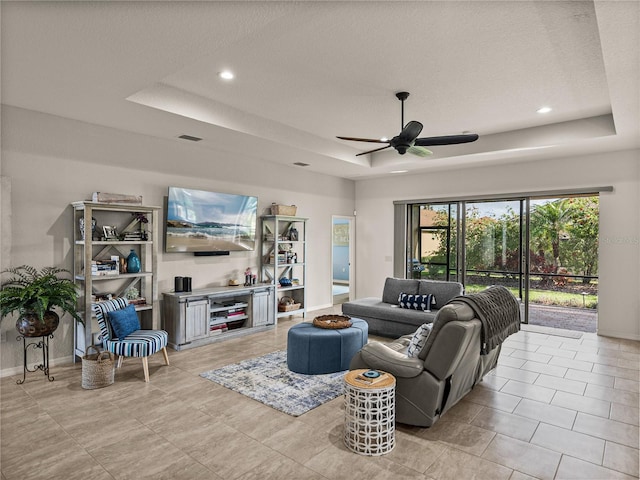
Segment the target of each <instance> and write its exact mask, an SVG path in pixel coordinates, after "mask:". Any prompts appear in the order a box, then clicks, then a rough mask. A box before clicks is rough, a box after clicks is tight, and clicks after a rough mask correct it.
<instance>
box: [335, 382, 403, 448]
mask: <svg viewBox="0 0 640 480" xmlns="http://www.w3.org/2000/svg"><path fill="white" fill-rule="evenodd" d="M366 371H367V370H352V371H350V372H348V373H347V374H346V375H345V377H344V402H345V404H344V407H345V408H344V411H345V417H344V444H345V445H346V446H347V448H348V449H349V450H352V451H354V452H356V453H359V454H361V455H373V456H377V455H384V454H385V453H389V452H390V451H391V450H393V447H395V446H396V436H395V433H396V390H395V387H396V379H395V377H394V376H393V375H391V374H390V373H386V374H385V376H384V378H383V379H382V380H380V381H378V382H377V383H369V382H367V381H363V380H361V378H362V374H363V373H364V372H366ZM380 373H383V374H384V373H385V372H380ZM359 377H360V378H359Z"/></svg>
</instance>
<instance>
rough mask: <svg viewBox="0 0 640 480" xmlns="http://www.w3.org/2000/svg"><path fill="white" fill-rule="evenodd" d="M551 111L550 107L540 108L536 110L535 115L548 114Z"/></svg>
mask: <svg viewBox="0 0 640 480" xmlns="http://www.w3.org/2000/svg"><path fill="white" fill-rule="evenodd" d="M550 111H551V107H540V108H539V109H538V110H536V112H537V113H549V112H550Z"/></svg>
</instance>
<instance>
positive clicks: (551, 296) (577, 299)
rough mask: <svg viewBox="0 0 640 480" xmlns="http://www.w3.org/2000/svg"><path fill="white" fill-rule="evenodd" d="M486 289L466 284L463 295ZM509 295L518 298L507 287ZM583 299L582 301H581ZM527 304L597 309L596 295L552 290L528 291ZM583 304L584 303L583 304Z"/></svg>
mask: <svg viewBox="0 0 640 480" xmlns="http://www.w3.org/2000/svg"><path fill="white" fill-rule="evenodd" d="M485 288H487V286H486V285H474V284H471V285H469V284H467V285H465V287H464V291H465V293H477V292H480V291H482V290H484V289H485ZM507 288H508V289H509V291H510V292H511V293H513V294H514V295H515V296H516V297H517V296H518V289H517V288H512V287H507ZM583 297H584V299H583ZM529 302H531V303H536V304H539V305H556V306H560V307H574V308H590V309H595V308H597V307H598V296H597V295H581V294H579V293H566V292H556V291H553V290H533V289H532V290H529ZM583 302H584V303H583Z"/></svg>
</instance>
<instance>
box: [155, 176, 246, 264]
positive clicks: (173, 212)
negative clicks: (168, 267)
mask: <svg viewBox="0 0 640 480" xmlns="http://www.w3.org/2000/svg"><path fill="white" fill-rule="evenodd" d="M257 211H258V199H257V198H256V197H250V196H245V195H233V194H227V193H216V192H207V191H203V190H192V189H187V188H175V187H171V188H169V198H168V202H167V225H166V227H167V230H166V239H165V241H166V251H167V252H206V251H237V250H254V249H255V239H256V218H257Z"/></svg>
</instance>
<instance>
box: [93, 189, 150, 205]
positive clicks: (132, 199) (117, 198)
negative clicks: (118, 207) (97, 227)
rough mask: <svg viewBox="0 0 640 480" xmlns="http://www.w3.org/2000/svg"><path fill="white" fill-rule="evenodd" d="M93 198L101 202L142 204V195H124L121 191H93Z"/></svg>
mask: <svg viewBox="0 0 640 480" xmlns="http://www.w3.org/2000/svg"><path fill="white" fill-rule="evenodd" d="M91 200H92V201H94V202H99V203H126V204H129V205H142V195H123V194H121V193H105V192H93V195H92V196H91Z"/></svg>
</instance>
